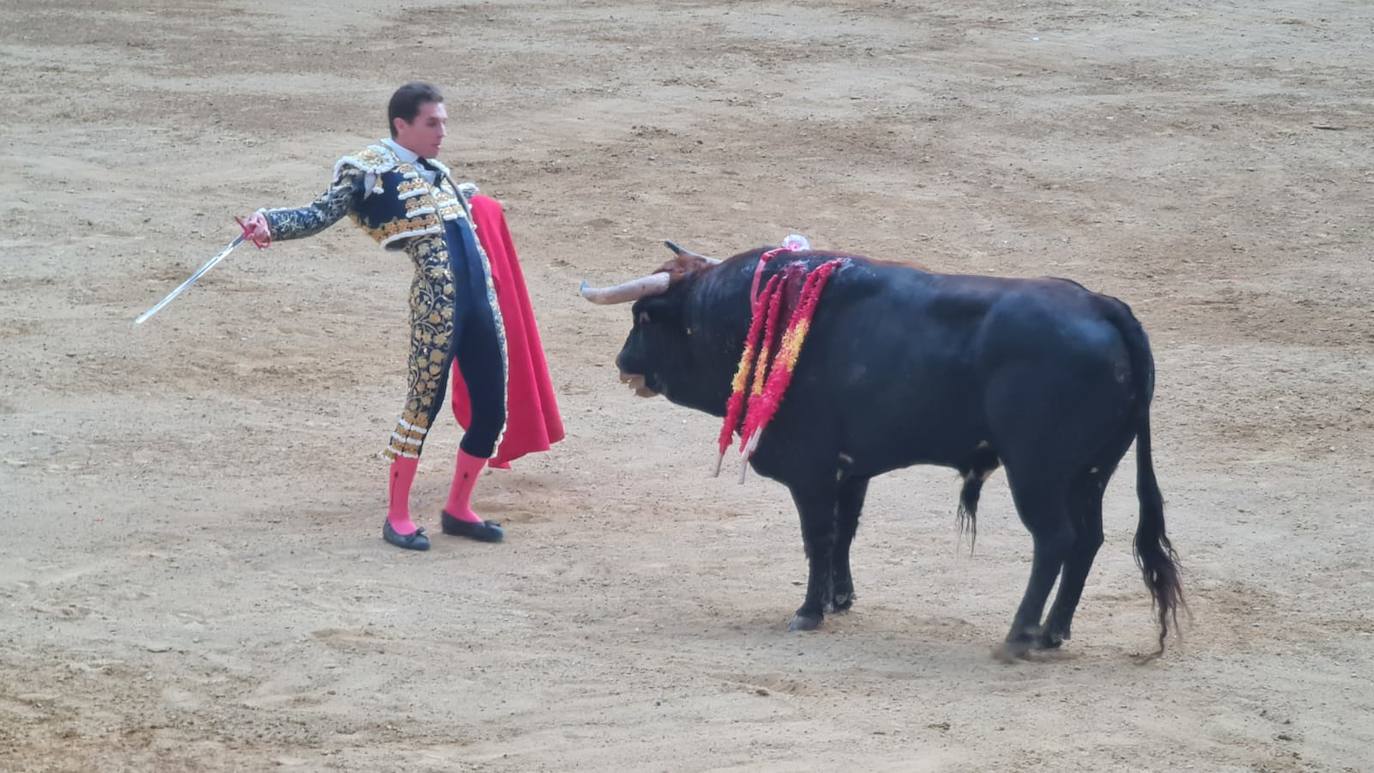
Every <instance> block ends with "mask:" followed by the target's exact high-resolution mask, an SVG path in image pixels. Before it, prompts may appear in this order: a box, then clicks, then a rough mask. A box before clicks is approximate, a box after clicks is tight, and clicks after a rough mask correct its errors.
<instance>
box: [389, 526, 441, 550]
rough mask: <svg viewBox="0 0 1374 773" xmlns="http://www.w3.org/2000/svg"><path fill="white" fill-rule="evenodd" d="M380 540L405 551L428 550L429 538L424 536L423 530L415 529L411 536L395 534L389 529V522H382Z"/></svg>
mask: <svg viewBox="0 0 1374 773" xmlns="http://www.w3.org/2000/svg"><path fill="white" fill-rule="evenodd" d="M382 539H384V540H386V541H387V542H390V543H391V544H393V545H395V546H396V547H398V548H405V549H406V550H429V537H426V536H425V530H424V529H416V530H415V531H414V533H412V534H397V533H396V530H395V529H393V528H391V521H383V522H382Z"/></svg>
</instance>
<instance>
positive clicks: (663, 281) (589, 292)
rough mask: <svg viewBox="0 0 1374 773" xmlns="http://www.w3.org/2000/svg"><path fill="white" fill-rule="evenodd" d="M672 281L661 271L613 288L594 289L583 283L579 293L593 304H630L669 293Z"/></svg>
mask: <svg viewBox="0 0 1374 773" xmlns="http://www.w3.org/2000/svg"><path fill="white" fill-rule="evenodd" d="M672 281H673V278H672V277H671V276H669V275H668V274H666V273H663V272H661V271H660V272H659V273H657V274H650V275H648V276H642V277H640V278H638V279H631V280H630V281H628V282H623V283H621V284H618V285H615V286H613V287H592V286H591V285H589V284H587V283H586V282H583V283H582V287H581V288H580V289H579V290H578V292H580V293H582V297H583V298H586V299H587V300H589V301H591V302H592V303H599V304H609V303H628V302H630V301H637V300H639V299H640V298H646V297H648V296H650V295H662V294H663V293H666V292H668V285H669V283H671V282H672Z"/></svg>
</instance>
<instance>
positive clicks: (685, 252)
mask: <svg viewBox="0 0 1374 773" xmlns="http://www.w3.org/2000/svg"><path fill="white" fill-rule="evenodd" d="M663 246H665V247H667V248H668V249H670V250H672V251H673V254H674V255H676V256H678V257H679V258H696V259H697V260H704V261H706V264H707V265H709V266H714V265H716V264H718V263H720V261H719V260H717V259H715V258H708V257H706V256H705V255H698V254H697V253H695V252H692V251H691V250H689V249H686V248H685V247H679V246H678V245H677V243H676V242H673V241H671V240H668V239H664V240H663Z"/></svg>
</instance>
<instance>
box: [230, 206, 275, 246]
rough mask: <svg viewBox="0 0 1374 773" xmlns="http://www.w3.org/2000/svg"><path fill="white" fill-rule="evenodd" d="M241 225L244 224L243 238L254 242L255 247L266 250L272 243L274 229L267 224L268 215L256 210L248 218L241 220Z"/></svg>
mask: <svg viewBox="0 0 1374 773" xmlns="http://www.w3.org/2000/svg"><path fill="white" fill-rule="evenodd" d="M235 219H237V218H235ZM239 225H241V226H243V238H245V239H247V240H248V241H250V242H252V243H253V246H254V247H257V248H258V249H260V250H265V249H267V248H268V247H270V246H271V245H272V229H271V228H269V227H268V226H267V216H266V215H264V214H262V213H261V212H254V213H253V214H251V215H249V216H248V217H247V218H246V219H244V220H239Z"/></svg>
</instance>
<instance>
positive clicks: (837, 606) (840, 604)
mask: <svg viewBox="0 0 1374 773" xmlns="http://www.w3.org/2000/svg"><path fill="white" fill-rule="evenodd" d="M856 598H858V596H856V595H854V591H850V592H848V593H836V594H835V598H834V600H833V601H831V603H830V611H831V612H848V611H849V609H850V608H851V607H853V606H854V599H856Z"/></svg>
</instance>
